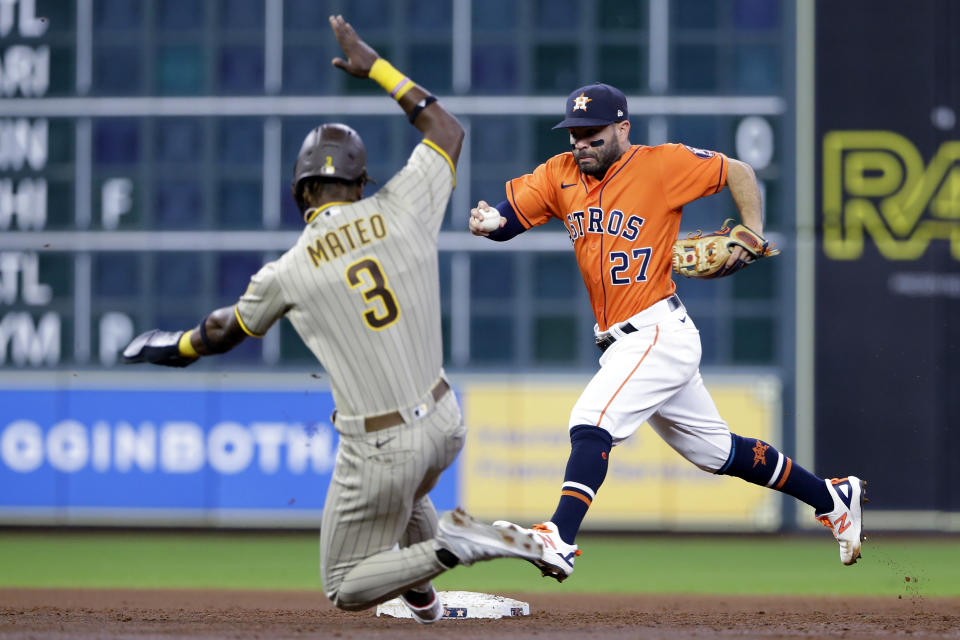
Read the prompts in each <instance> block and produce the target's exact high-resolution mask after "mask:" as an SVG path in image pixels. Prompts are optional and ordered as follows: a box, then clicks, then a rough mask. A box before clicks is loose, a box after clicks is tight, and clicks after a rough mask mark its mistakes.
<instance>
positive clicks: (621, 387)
mask: <svg viewBox="0 0 960 640" xmlns="http://www.w3.org/2000/svg"><path fill="white" fill-rule="evenodd" d="M659 337H660V325H657V332H656V334H654V336H653V342H651V343H650V346H649V347H647V350H646V351H644V352H643V356H642V357H641V358H640V362H638V363H637V366H635V367H634V368H633V370H632V371H631V372H630V375H628V376H627V377H626V378H625V379H624V381H623V382H621V383H620V386H619V387H617V390H616V391H614V392H613V396H612V397H611V398H610V402H608V403H607V406H605V407H604V408H603V411H601V412H600V417H599V418H598V419H597V424H596V425H595V426H597V427H599V426H600V423H601V422H603V414H605V413H606V412H607V409H609V408H610V405H611V404H613V401H614V400H615V399H616V398H617V394H619V393H620V390H621V389H623V386H624V385H625V384H627V382H628V381H629V380H630V378H631V377H632V376H633V374H634V373H636V371H637V369H639V368H640V365H641V364H643V360H644V358H646V357H647V354H648V353H650V349H653V345H655V344H657V338H659Z"/></svg>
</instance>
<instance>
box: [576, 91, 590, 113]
mask: <svg viewBox="0 0 960 640" xmlns="http://www.w3.org/2000/svg"><path fill="white" fill-rule="evenodd" d="M588 102H593V98H588V97H587V96H586V94H584V93H582V92H581V93H580V95H579V96H577V97H576V98H574V99H573V110H574V111H576V110H577V109H583V110H584V111H586V110H587V103H588Z"/></svg>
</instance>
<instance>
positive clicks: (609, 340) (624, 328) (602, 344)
mask: <svg viewBox="0 0 960 640" xmlns="http://www.w3.org/2000/svg"><path fill="white" fill-rule="evenodd" d="M667 306H668V307H670V311H676V310H677V309H679V308H680V306H681V305H680V298H679V297H677V295H676V294H673V295H672V296H670V297H669V298H667ZM617 328H618V329H620V331H621V332H622V333H623V334H624V335H625V334H628V333H633V332H634V331H636V330H637V328H636V327H635V326H633V325H632V324H630V321H629V320H628V321H627V322H623V323H621V324H620V325H618V327H617ZM617 337H618V336H615V335H613V334H612V333H611V334H608V335H606V336H604V337H602V338H597V339H596V343H597V347H598V348H599V349H600V351H601V352H603V351H606V350H607V349H609V348H610V345H612V344H613V343H614V342H616V341H617Z"/></svg>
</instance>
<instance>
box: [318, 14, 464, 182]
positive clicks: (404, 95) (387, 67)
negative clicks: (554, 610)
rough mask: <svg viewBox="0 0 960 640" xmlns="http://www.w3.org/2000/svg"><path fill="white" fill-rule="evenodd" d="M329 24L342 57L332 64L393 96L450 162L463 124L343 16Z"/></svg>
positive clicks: (456, 155) (459, 143)
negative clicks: (366, 40)
mask: <svg viewBox="0 0 960 640" xmlns="http://www.w3.org/2000/svg"><path fill="white" fill-rule="evenodd" d="M330 27H331V28H332V29H333V33H334V35H335V36H336V37H337V42H338V43H339V44H340V48H341V49H343V54H344V56H346V59H343V58H334V59H333V66H335V67H337V68H338V69H343V70H344V71H346V72H347V73H349V74H350V75H352V76H355V77H357V78H370V79H371V80H375V81H376V82H377V83H378V84H379V85H380V86H382V87H383V88H384V90H386V91H387V92H388V93H389V94H390V96H391V97H393V98H394V99H395V100H396V101H397V103H398V104H399V105H400V107H401V108H402V109H403V111H404V113H406V114H407V117H408V118H409V119H410V122H412V123H413V126H415V127H416V128H417V129H418V130H419V131H420V132H421V133H422V134H423V136H424V137H425V138H426V139H428V140H430V142H432V143H434V144H435V145H437V146H438V147H440V148H441V149H442V150H443V151H444V153H446V154H447V156H449V158H450V161H451V162H453V164H454V165H456V164H457V160H458V159H459V158H460V148H461V146H462V144H463V136H464V131H463V127H462V126H460V123H459V122H458V121H457V119H456V118H455V117H453V115H452V114H451V113H450V112H448V111H447V110H446V109H444V108H443V107H442V106H441V105H440V103H439V102H437V99H436V98H435V97H434V96H432V95H430V93H429V92H428V91H427V90H426V89H424V88H422V87H420V86H419V85H417V84H416V83H415V82H414V81H413V80H411V79H410V78H408V77H406V76H405V75H403V74H402V73H400V72H399V71H397V70H396V69H394V68H393V66H392V65H391V64H390V63H389V62H387V61H386V60H384V59H383V58H381V57H380V56H379V55H378V54H377V52H376V51H374V49H373V48H372V47H371V46H370V45H368V44H367V43H366V42H364V41H363V40H361V39H360V36H358V35H357V32H356V31H354V29H353V27H352V26H350V23H349V22H347V21H346V20H344V19H343V16H339V15H338V16H330Z"/></svg>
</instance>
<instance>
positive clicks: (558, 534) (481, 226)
mask: <svg viewBox="0 0 960 640" xmlns="http://www.w3.org/2000/svg"><path fill="white" fill-rule="evenodd" d="M554 129H567V131H568V132H569V136H570V147H571V151H568V152H566V153H562V154H559V155H556V156H554V157H552V158H550V159H549V160H547V161H546V162H545V163H544V164H541V165H540V166H538V167H537V168H536V169H535V170H534V171H533V173H532V174H528V175H524V176H521V177H519V178H514V179H513V180H510V181H508V182H507V183H506V200H504V201H503V202H501V203H499V204H498V205H496V207H490V206H489V205H487V203H486V202H483V201H480V202H479V204H478V205H477V207H476V208H474V209H472V210H471V212H470V219H469V227H470V230H471V231H472V232H473V233H474V234H475V235H481V236H487V237H489V238H491V239H493V240H498V241H503V240H509V239H511V238H513V237H514V236H516V235H517V234H520V233H522V232H524V231H526V230H527V229H530V228H531V227H535V226H538V225H542V224H544V223H546V222H547V221H549V220H550V219H551V218H557V219H559V220H560V222H561V223H563V224H564V225H565V226H566V229H567V232H568V233H569V234H570V239H571V241H572V242H573V249H574V252H575V254H576V258H577V263H578V264H579V266H580V271H581V273H582V275H583V281H584V283H585V284H586V286H587V289H588V291H589V294H590V303H591V305H592V307H593V312H594V315H595V316H596V320H597V324H596V326H595V327H594V331H595V333H596V342H597V345H598V346H599V347H600V350H601V351H602V352H603V353H602V355H601V356H600V370H599V371H598V372H597V373H596V375H594V377H593V379H592V380H591V381H590V383H589V384H588V385H587V387H586V389H584V391H583V393H582V395H581V396H580V398H579V400H577V403H576V405H575V406H574V408H573V411H572V413H571V415H570V423H569V428H570V442H571V450H570V458H569V460H568V461H567V467H566V472H565V474H564V479H563V484H562V485H561V490H560V501H559V504H558V505H557V508H556V511H555V512H554V514H553V516H552V517H551V518H550V520H549V521H548V522H544V523H543V524H539V525H535V526H534V527H533V529H532V531H534V532H535V533H537V534H538V535H539V536H540V538H541V540H542V541H543V543H544V546H543V555H542V556H541V557H540V558H539V559H538V560H536V561H535V562H534V564H535V565H537V566H538V567H539V568H540V569H541V570H542V572H543V574H544V575H550V576H553V577H555V578H556V579H557V580H560V581H563V580H564V579H565V578H567V577H568V576H569V575H570V574H571V573H572V572H573V563H574V558H575V557H576V556H578V555H580V551H579V550H578V548H577V545H576V543H575V539H576V535H577V531H578V529H579V528H580V524H581V522H582V521H583V518H584V516H585V515H586V513H587V509H588V508H589V507H590V503H591V502H592V501H593V499H594V497H595V495H596V493H597V491H598V490H599V489H600V485H601V484H602V483H603V480H604V477H605V476H606V473H607V464H608V458H609V455H610V451H611V448H612V447H613V446H615V445H617V444H618V443H620V442H622V441H624V440H626V439H627V438H629V437H630V436H631V435H632V434H633V433H634V432H635V431H636V430H637V429H638V428H639V427H640V425H642V424H643V423H644V422H649V424H650V426H651V427H652V428H653V429H654V431H656V432H657V434H659V435H660V437H661V438H663V439H664V440H665V441H666V442H667V444H669V445H670V446H671V447H673V448H674V449H675V450H676V451H677V452H678V453H680V455H682V456H683V457H685V458H686V459H687V460H689V461H690V462H692V463H693V464H695V465H697V466H698V467H699V468H701V469H703V470H704V471H708V472H710V473H717V474H726V475H732V476H737V477H739V478H743V479H744V480H746V481H748V482H752V483H754V484H759V485H762V486H766V487H771V488H773V489H776V490H778V491H782V492H784V493H788V494H790V495H792V496H794V497H796V498H797V499H799V500H802V501H803V502H806V503H807V504H809V505H811V506H812V507H813V508H814V509H815V514H816V516H815V517H816V518H817V519H818V520H820V522H822V523H823V524H824V525H826V526H827V527H829V528H830V529H831V530H832V531H833V534H834V536H835V537H836V539H837V541H838V542H839V543H840V560H841V561H842V562H843V564H853V563H854V562H856V561H857V558H859V557H860V543H861V538H862V501H863V499H864V485H865V484H866V483H865V482H863V481H862V480H860V479H859V478H857V477H855V476H848V477H846V478H839V479H836V478H835V479H832V480H824V479H821V478H818V477H816V476H814V475H813V474H812V473H810V472H809V471H807V470H806V469H804V468H803V467H801V466H800V465H798V464H796V463H795V462H794V461H793V460H791V459H790V458H788V457H787V456H785V455H783V454H782V453H780V452H779V451H777V450H776V449H774V448H773V447H772V446H771V445H769V444H767V443H766V442H763V441H761V440H757V439H756V438H750V437H744V436H740V435H737V434H735V433H731V432H730V429H729V427H728V426H727V423H726V422H724V421H723V418H721V417H720V414H719V413H718V412H717V408H716V406H715V405H714V403H713V400H712V398H711V397H710V394H709V393H708V392H707V390H706V388H705V387H704V384H703V380H702V379H701V377H700V370H699V367H700V353H701V348H700V334H699V332H698V331H697V328H696V326H695V325H694V323H693V319H692V318H691V317H690V315H689V314H688V313H687V311H686V309H685V308H684V306H683V303H682V302H681V301H680V299H679V298H678V297H677V295H676V294H675V293H674V292H675V290H676V285H675V284H674V282H673V279H672V277H671V262H672V255H673V244H674V241H675V240H676V239H677V234H678V232H679V229H680V216H681V213H682V211H683V206H684V205H685V204H687V203H688V202H691V201H693V200H696V199H697V198H702V197H704V196H708V195H711V194H714V193H717V192H719V191H720V190H721V189H723V187H724V186H727V187H728V188H729V189H730V193H731V195H732V196H733V200H734V202H735V203H736V206H737V209H738V210H739V212H740V217H741V218H742V221H743V224H744V225H745V226H746V227H749V228H750V229H752V230H753V232H754V235H755V236H756V238H758V239H759V240H758V242H760V243H762V249H761V250H760V251H759V252H754V253H751V252H750V251H748V250H747V249H745V248H744V247H743V246H736V247H734V248H733V250H732V251H731V252H730V255H729V257H728V258H727V261H726V263H725V264H724V265H723V267H724V268H723V271H722V272H721V273H722V274H723V275H725V274H727V273H732V272H734V271H736V270H737V269H739V268H741V267H742V266H744V265H747V264H749V263H750V262H752V261H753V260H754V259H755V257H763V256H765V255H772V254H771V253H770V252H764V250H765V249H766V248H767V243H765V242H764V241H762V233H763V215H762V211H761V203H760V191H759V189H758V187H757V181H756V176H755V175H754V172H753V169H751V167H750V166H749V165H747V164H745V163H743V162H740V161H737V160H733V159H730V158H727V157H726V156H725V155H723V154H722V153H716V152H714V151H704V150H701V149H694V148H691V147H687V146H684V145H681V144H664V145H659V146H655V147H648V146H644V145H631V144H630V140H629V136H630V121H629V117H628V112H627V101H626V98H625V97H624V95H623V93H621V92H620V91H619V90H617V89H616V88H614V87H611V86H608V85H605V84H592V85H589V86H585V87H581V88H579V89H577V90H576V91H574V92H573V93H571V94H570V96H569V97H568V98H567V100H566V103H565V118H564V119H563V121H562V122H560V123H559V124H557V125H556V126H555V127H554ZM726 231H727V232H728V233H729V230H726ZM746 236H747V234H745V235H744V237H746ZM494 525H499V526H503V527H505V528H506V529H512V527H514V526H515V525H512V524H510V523H507V522H503V521H501V522H497V523H494Z"/></svg>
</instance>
